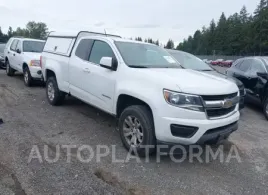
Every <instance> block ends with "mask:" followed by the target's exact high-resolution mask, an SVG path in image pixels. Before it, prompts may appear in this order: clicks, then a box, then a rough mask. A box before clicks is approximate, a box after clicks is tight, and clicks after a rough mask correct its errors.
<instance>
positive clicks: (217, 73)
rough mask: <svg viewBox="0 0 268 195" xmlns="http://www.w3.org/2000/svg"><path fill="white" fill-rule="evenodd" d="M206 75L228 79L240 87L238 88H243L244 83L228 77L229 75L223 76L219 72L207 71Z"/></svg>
mask: <svg viewBox="0 0 268 195" xmlns="http://www.w3.org/2000/svg"><path fill="white" fill-rule="evenodd" d="M205 73H207V74H210V75H214V76H218V77H221V78H223V79H227V80H229V81H231V82H233V83H235V84H236V85H237V86H238V88H242V87H243V83H242V82H241V81H239V80H238V79H236V78H234V77H230V76H227V75H225V74H222V73H220V72H217V71H215V70H212V71H206V72H205Z"/></svg>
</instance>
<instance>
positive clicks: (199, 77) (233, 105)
mask: <svg viewBox="0 0 268 195" xmlns="http://www.w3.org/2000/svg"><path fill="white" fill-rule="evenodd" d="M41 66H42V73H43V76H44V80H45V81H46V95H47V99H48V102H49V103H50V104H51V105H59V104H62V103H63V100H64V98H65V96H66V95H67V94H69V95H72V96H74V97H76V98H78V99H80V100H82V101H84V102H86V103H88V104H90V105H92V106H94V107H97V108H99V109H101V110H103V111H105V112H107V113H109V114H111V115H113V116H115V117H116V118H118V129H119V132H120V137H121V140H122V142H123V145H124V146H125V147H126V148H127V149H135V150H136V152H137V153H138V154H139V155H144V154H145V152H146V151H147V150H146V149H145V147H146V146H149V145H150V146H156V145H157V144H160V143H162V144H163V143H165V144H183V145H191V144H196V143H197V144H203V143H206V142H208V141H211V140H215V141H217V140H221V139H225V138H227V137H228V136H229V135H230V134H231V133H232V132H233V131H235V130H237V128H238V120H239V116H240V114H239V110H238V107H239V90H238V87H237V86H236V84H234V83H233V82H230V81H228V80H226V79H223V78H220V77H217V76H214V75H208V74H205V73H202V72H198V71H195V70H190V69H183V68H182V67H181V65H180V64H179V62H178V61H176V60H175V59H174V58H173V57H172V56H171V55H170V54H169V53H168V52H167V51H165V50H164V49H163V48H161V47H159V46H156V45H153V44H149V43H142V42H137V41H132V40H127V39H122V38H120V37H118V36H115V35H109V34H102V33H94V32H86V31H81V32H76V33H59V32H52V33H50V35H49V36H48V39H47V41H46V44H45V47H44V50H43V53H42V56H41ZM154 150H155V148H150V150H149V152H150V153H151V152H153V151H154Z"/></svg>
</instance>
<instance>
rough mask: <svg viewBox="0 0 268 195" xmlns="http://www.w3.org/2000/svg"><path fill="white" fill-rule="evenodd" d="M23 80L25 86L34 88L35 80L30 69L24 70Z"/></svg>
mask: <svg viewBox="0 0 268 195" xmlns="http://www.w3.org/2000/svg"><path fill="white" fill-rule="evenodd" d="M23 78H24V79H23V80H24V84H25V85H26V86H27V87H30V86H32V84H33V78H32V76H31V73H30V70H29V68H28V67H25V68H24V69H23Z"/></svg>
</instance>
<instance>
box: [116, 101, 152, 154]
mask: <svg viewBox="0 0 268 195" xmlns="http://www.w3.org/2000/svg"><path fill="white" fill-rule="evenodd" d="M129 116H131V117H136V118H137V119H138V121H139V122H140V125H141V126H142V132H143V139H142V142H141V143H140V145H138V146H133V145H130V144H129V143H128V141H127V138H126V137H125V136H124V130H123V127H124V123H125V120H126V119H127V117H129ZM118 124H119V132H120V137H121V140H122V143H123V145H124V146H125V148H126V149H127V150H128V151H130V150H131V151H132V152H133V153H137V154H138V155H139V156H146V155H150V154H152V153H153V152H154V151H155V144H156V139H155V133H154V121H153V116H152V114H151V112H150V110H149V108H147V107H146V106H142V105H134V106H129V107H127V108H126V109H125V110H124V111H123V112H122V114H121V116H120V118H119V123H118ZM146 146H154V148H149V149H148V150H146V149H145V147H146ZM146 153H147V154H146Z"/></svg>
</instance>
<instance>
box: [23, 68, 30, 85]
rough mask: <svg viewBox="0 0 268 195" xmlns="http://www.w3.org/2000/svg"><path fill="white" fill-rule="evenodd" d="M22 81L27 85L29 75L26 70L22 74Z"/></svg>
mask: <svg viewBox="0 0 268 195" xmlns="http://www.w3.org/2000/svg"><path fill="white" fill-rule="evenodd" d="M24 81H25V83H28V81H29V74H28V71H26V70H25V72H24Z"/></svg>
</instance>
